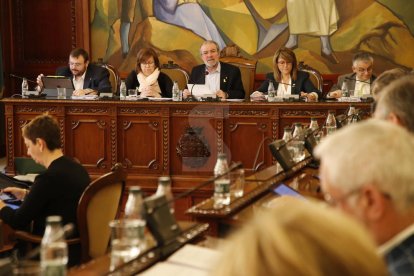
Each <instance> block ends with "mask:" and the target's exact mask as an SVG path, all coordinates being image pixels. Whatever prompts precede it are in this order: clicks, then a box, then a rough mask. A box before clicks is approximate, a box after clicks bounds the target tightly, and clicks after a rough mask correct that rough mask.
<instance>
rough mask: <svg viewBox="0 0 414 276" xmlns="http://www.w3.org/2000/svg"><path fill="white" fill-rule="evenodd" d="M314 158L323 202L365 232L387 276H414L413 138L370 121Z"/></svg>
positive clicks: (331, 140) (324, 145)
mask: <svg viewBox="0 0 414 276" xmlns="http://www.w3.org/2000/svg"><path fill="white" fill-rule="evenodd" d="M315 156H316V157H318V158H320V160H321V167H320V178H321V186H322V190H323V192H324V194H325V199H326V201H327V202H328V203H329V204H331V205H332V206H334V207H336V208H338V209H341V210H342V211H344V212H345V213H347V214H349V215H350V216H352V217H354V218H355V219H356V220H357V221H359V222H360V223H361V224H362V225H364V226H365V227H366V229H367V230H368V231H369V232H370V233H371V235H372V236H373V238H374V240H375V241H376V243H377V244H378V246H379V252H380V253H381V254H382V255H383V256H384V258H385V260H386V262H387V264H388V270H389V272H390V274H391V275H414V170H413V164H414V136H413V135H412V134H411V133H409V132H408V131H407V130H406V129H404V128H402V127H400V126H397V125H395V124H392V123H390V122H387V121H382V120H377V119H371V120H368V121H365V122H361V123H358V124H355V125H352V126H348V127H346V128H344V129H342V130H340V131H338V132H336V133H335V134H332V135H331V136H329V137H326V138H325V139H324V140H322V142H321V144H319V145H318V146H317V147H316V149H315Z"/></svg>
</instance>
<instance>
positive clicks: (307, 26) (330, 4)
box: [285, 0, 339, 63]
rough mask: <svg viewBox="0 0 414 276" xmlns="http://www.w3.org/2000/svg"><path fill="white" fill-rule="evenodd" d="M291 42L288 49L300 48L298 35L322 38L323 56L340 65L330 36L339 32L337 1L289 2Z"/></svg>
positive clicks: (287, 2)
mask: <svg viewBox="0 0 414 276" xmlns="http://www.w3.org/2000/svg"><path fill="white" fill-rule="evenodd" d="M286 9H287V14H288V20H289V40H288V41H287V42H286V45H285V46H286V47H287V48H290V49H292V50H293V49H296V48H297V47H298V35H299V34H306V35H313V36H319V37H320V38H321V56H322V57H325V58H326V59H327V60H328V61H330V62H332V63H338V59H337V58H336V56H335V54H334V53H333V50H332V46H331V43H330V41H329V36H330V35H331V34H333V33H334V32H335V31H336V30H337V22H338V19H339V17H338V11H337V9H336V4H335V0H287V1H286Z"/></svg>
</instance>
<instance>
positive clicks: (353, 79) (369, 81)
mask: <svg viewBox="0 0 414 276" xmlns="http://www.w3.org/2000/svg"><path fill="white" fill-rule="evenodd" d="M345 79H346V80H352V81H357V82H363V83H367V84H371V80H367V81H363V80H357V79H356V78H351V77H345Z"/></svg>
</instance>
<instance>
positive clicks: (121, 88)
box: [119, 81, 127, 100]
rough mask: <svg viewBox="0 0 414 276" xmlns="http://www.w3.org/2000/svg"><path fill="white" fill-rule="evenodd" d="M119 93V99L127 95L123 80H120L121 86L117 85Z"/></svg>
mask: <svg viewBox="0 0 414 276" xmlns="http://www.w3.org/2000/svg"><path fill="white" fill-rule="evenodd" d="M119 93H120V98H121V100H125V99H126V95H127V89H126V85H125V81H121V86H120V87H119Z"/></svg>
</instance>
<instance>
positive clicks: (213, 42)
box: [200, 40, 220, 54]
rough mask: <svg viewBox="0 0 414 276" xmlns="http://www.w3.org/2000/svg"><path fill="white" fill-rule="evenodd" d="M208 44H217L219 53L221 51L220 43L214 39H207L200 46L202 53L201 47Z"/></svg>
mask: <svg viewBox="0 0 414 276" xmlns="http://www.w3.org/2000/svg"><path fill="white" fill-rule="evenodd" d="M207 44H214V45H216V49H217V52H218V53H220V46H219V45H218V43H217V42H215V41H214V40H205V41H204V42H203V43H202V44H201V46H200V54H201V48H202V47H203V46H204V45H207Z"/></svg>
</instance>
